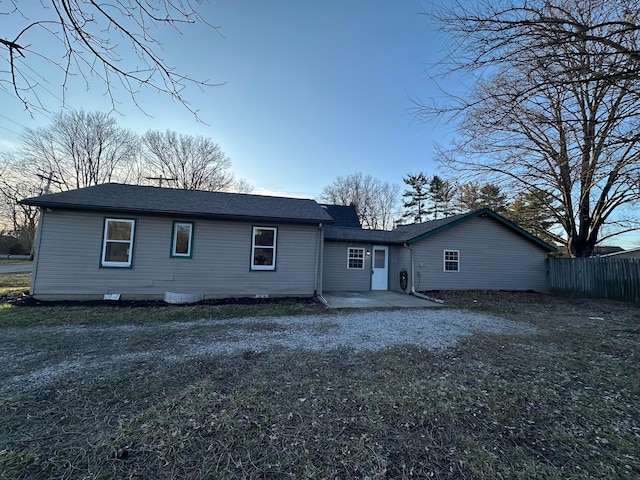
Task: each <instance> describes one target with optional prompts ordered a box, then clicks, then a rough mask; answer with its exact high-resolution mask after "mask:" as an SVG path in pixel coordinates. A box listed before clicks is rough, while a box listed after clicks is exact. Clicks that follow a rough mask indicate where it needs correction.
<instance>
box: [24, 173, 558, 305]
mask: <svg viewBox="0 0 640 480" xmlns="http://www.w3.org/2000/svg"><path fill="white" fill-rule="evenodd" d="M22 203H24V204H27V205H34V206H38V207H40V208H41V211H42V216H41V219H40V224H39V226H38V232H37V234H36V255H35V258H34V267H33V277H32V287H31V288H32V292H31V293H32V295H33V296H34V297H36V298H39V299H43V300H56V299H97V298H103V297H104V296H105V295H112V294H113V295H120V296H121V298H123V299H127V298H150V299H156V298H163V297H164V298H165V299H166V295H167V293H169V292H171V293H179V294H185V295H187V294H193V295H195V298H224V297H267V296H314V295H320V294H322V292H323V291H340V290H343V291H344V290H350V291H364V290H394V291H398V292H406V293H411V292H413V291H418V290H441V289H482V290H487V289H508V290H538V291H544V290H546V288H547V286H546V281H547V279H546V263H545V258H546V253H547V252H550V251H554V248H553V247H552V246H550V245H548V244H546V243H544V242H543V241H541V240H540V239H538V238H536V237H534V236H532V235H531V234H529V233H527V232H526V231H524V230H522V229H520V228H519V227H517V226H516V225H514V224H513V223H511V222H509V221H508V220H506V219H504V218H503V217H501V216H499V215H497V214H496V213H494V212H492V211H491V210H488V209H482V210H478V211H475V212H471V213H467V214H463V215H456V216H454V217H449V218H446V219H440V220H435V221H432V222H426V223H421V224H414V225H405V226H400V227H398V228H396V229H395V230H392V231H382V230H365V229H362V228H361V226H360V222H359V221H358V218H357V215H356V213H355V208H354V207H353V206H350V207H342V206H335V205H324V206H321V205H319V204H317V203H316V202H315V201H313V200H308V199H297V198H282V197H269V196H260V195H248V194H235V193H220V192H203V191H189V190H176V189H168V188H159V187H146V186H135V185H122V184H103V185H98V186H94V187H87V188H82V189H78V190H72V191H67V192H60V193H53V194H48V195H42V196H39V197H34V198H29V199H25V200H23V201H22Z"/></svg>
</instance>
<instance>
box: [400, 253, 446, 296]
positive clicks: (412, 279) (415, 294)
mask: <svg viewBox="0 0 640 480" xmlns="http://www.w3.org/2000/svg"><path fill="white" fill-rule="evenodd" d="M403 246H404V247H405V248H408V249H409V252H410V253H411V276H410V277H409V278H411V295H414V296H416V297H418V298H422V299H424V300H430V301H432V302H437V303H444V300H441V299H439V298H433V297H429V296H427V295H423V294H422V293H420V292H416V287H415V284H414V278H413V277H414V271H415V268H414V267H415V265H414V261H413V249H412V248H411V247H410V246H409V243H408V242H405V243H404V245H403Z"/></svg>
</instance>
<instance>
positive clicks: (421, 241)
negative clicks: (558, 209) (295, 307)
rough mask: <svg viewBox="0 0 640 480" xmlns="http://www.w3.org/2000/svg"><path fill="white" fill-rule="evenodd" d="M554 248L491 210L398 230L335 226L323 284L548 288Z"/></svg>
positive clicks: (328, 234)
mask: <svg viewBox="0 0 640 480" xmlns="http://www.w3.org/2000/svg"><path fill="white" fill-rule="evenodd" d="M554 251H555V248H554V247H553V246H551V245H549V244H547V243H545V242H543V241H542V240H540V239H539V238H537V237H535V236H533V235H531V234H530V233H528V232H526V231H525V230H523V229H521V228H520V227H518V226H517V225H515V224H513V223H512V222H510V221H509V220H507V219H505V218H504V217H502V216H500V215H498V214H497V213H495V212H493V211H492V210H489V209H487V208H483V209H480V210H476V211H474V212H470V213H466V214H461V215H455V216H452V217H447V218H443V219H438V220H433V221H430V222H425V223H418V224H412V225H401V226H399V227H397V228H395V229H394V230H391V231H382V230H363V229H358V228H348V227H344V226H341V225H331V224H329V225H327V226H326V227H325V234H324V255H323V261H324V264H323V285H324V288H325V290H327V291H329V290H369V289H371V290H394V291H404V292H407V293H409V292H414V291H421V290H422V291H425V290H535V291H546V290H547V267H546V257H547V254H548V253H550V252H554ZM345 259H346V261H345Z"/></svg>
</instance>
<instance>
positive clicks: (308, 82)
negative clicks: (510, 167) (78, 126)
mask: <svg viewBox="0 0 640 480" xmlns="http://www.w3.org/2000/svg"><path fill="white" fill-rule="evenodd" d="M22 3H23V4H26V5H29V6H28V7H23V8H34V9H39V8H41V7H40V2H30V3H29V2H22ZM432 3H433V0H423V1H422V2H420V1H418V0H394V1H392V0H386V1H385V0H324V1H311V0H298V1H294V0H269V1H260V0H244V1H238V0H236V1H233V0H209V1H207V0H205V1H204V2H203V3H202V4H201V6H200V7H199V8H200V11H201V13H202V14H203V16H204V17H205V19H206V20H207V21H208V22H209V23H210V24H212V25H215V26H219V27H220V28H219V33H218V32H216V31H215V30H214V29H211V28H207V27H204V26H197V27H185V28H184V29H183V31H182V35H179V34H177V33H175V32H171V31H168V30H163V31H161V32H159V34H160V37H161V40H162V41H163V44H164V45H163V47H164V50H163V52H162V56H163V57H164V58H165V59H166V60H167V63H168V64H169V65H172V66H175V67H176V69H177V70H178V71H180V72H181V73H184V74H186V75H189V76H191V77H193V78H195V79H199V80H208V81H210V82H213V83H222V84H223V85H221V86H218V87H211V88H205V89H204V90H201V89H199V88H197V87H195V86H193V87H191V88H190V89H189V90H187V91H186V92H185V97H186V98H187V100H188V101H189V102H190V104H191V106H192V107H193V108H195V109H197V110H199V116H200V118H201V119H202V122H198V121H197V120H196V119H195V118H194V116H193V114H191V113H190V112H189V111H188V110H187V109H186V108H184V106H182V105H181V104H180V103H178V102H175V101H173V100H172V99H171V98H169V97H167V96H164V95H161V94H158V93H156V92H153V91H148V90H141V92H140V94H139V95H138V96H137V97H136V100H137V102H138V103H139V105H140V106H141V108H142V109H143V111H141V110H140V109H139V108H137V107H136V106H135V105H134V104H133V103H132V102H131V100H130V99H129V97H128V95H127V93H126V92H124V91H122V90H119V91H118V90H117V89H116V91H115V96H116V100H118V101H119V102H120V104H119V105H118V106H117V113H113V115H114V116H115V117H116V118H117V120H118V124H119V125H120V126H122V127H126V128H130V129H132V130H134V131H137V132H139V133H144V132H145V131H147V130H149V129H158V130H166V129H170V130H174V131H177V132H179V133H187V134H194V135H204V136H206V137H209V138H212V139H213V140H214V141H215V142H217V143H218V144H219V145H220V146H221V147H222V149H223V150H224V151H225V152H226V153H227V155H228V156H229V157H230V158H231V161H232V170H233V172H234V174H235V175H236V177H238V178H243V179H246V180H247V181H248V182H249V183H250V184H251V185H252V186H253V187H254V192H255V193H266V194H276V195H285V196H300V197H307V198H317V197H318V196H319V195H320V193H321V192H322V189H323V187H325V186H326V185H329V184H330V183H331V182H332V181H333V180H334V179H335V178H336V177H337V176H345V175H350V174H352V173H356V172H362V173H364V174H369V175H371V176H373V177H374V178H377V179H380V180H383V181H388V182H390V183H393V184H397V185H399V186H400V187H401V188H404V184H403V182H402V177H403V176H405V175H406V174H408V173H417V172H420V171H423V172H426V173H427V174H435V173H439V172H438V170H437V164H436V163H435V162H434V154H435V152H434V146H435V144H436V143H440V144H444V145H446V144H447V143H448V142H449V141H450V140H451V139H452V138H453V134H454V132H453V126H451V125H448V124H446V123H443V122H440V123H423V122H420V121H416V120H415V119H414V118H412V116H411V115H410V114H409V113H408V109H410V108H411V106H412V100H411V99H412V98H414V99H418V98H419V99H421V100H422V101H425V102H429V101H431V100H432V99H433V98H438V97H439V96H440V95H441V92H440V90H439V88H438V86H437V85H436V84H435V83H434V82H433V81H432V80H430V78H429V75H428V73H427V72H429V71H431V69H432V67H433V65H434V63H435V62H437V61H438V60H439V59H441V58H442V57H443V55H444V54H445V49H446V45H447V38H445V37H444V36H443V34H442V33H440V32H438V31H437V28H436V26H435V25H433V24H432V23H430V20H429V19H428V18H427V17H426V16H424V15H420V14H419V12H420V11H421V9H429V8H431V7H430V5H431V4H432ZM0 26H1V27H2V30H3V32H7V31H12V30H11V29H18V30H17V31H19V29H21V28H23V25H22V24H16V25H13V24H12V23H11V18H10V16H1V17H0ZM6 35H7V36H8V37H11V35H10V34H9V33H7V34H6ZM39 41H41V42H42V44H44V42H47V41H50V38H46V39H44V40H42V38H38V37H35V38H33V39H30V42H32V43H33V46H34V49H36V48H37V49H39V48H40V47H41V45H40V44H39ZM33 65H34V75H35V74H36V72H37V74H38V75H41V76H42V77H45V78H51V79H52V81H51V83H50V84H48V85H46V88H47V90H49V91H50V92H51V93H52V94H51V95H46V96H45V97H43V99H44V100H45V101H46V107H47V109H48V110H49V112H50V113H47V112H34V113H33V118H32V117H31V115H30V114H29V113H28V112H25V111H24V108H23V107H22V105H21V104H20V103H19V102H18V101H17V100H16V99H15V97H14V96H12V95H11V94H9V93H5V92H2V91H0V151H3V150H4V151H7V150H10V149H11V148H12V147H14V146H16V145H18V143H19V135H20V133H21V132H22V130H23V129H24V127H30V128H34V127H38V126H47V125H49V124H50V122H51V116H52V113H54V112H58V111H60V108H61V107H62V92H61V90H60V87H59V84H58V85H56V83H55V80H56V77H55V75H54V74H53V73H52V72H51V71H50V70H49V69H50V66H48V65H47V63H46V62H39V63H36V62H34V64H33ZM445 87H446V88H447V90H452V89H458V88H459V86H458V85H456V84H455V83H454V82H450V83H449V84H447V85H445ZM462 88H463V87H462ZM64 100H65V104H66V107H67V108H70V109H80V108H83V109H84V110H86V111H94V110H99V111H109V110H110V109H111V101H110V99H109V97H108V96H107V95H106V94H105V88H104V85H103V84H102V83H101V82H98V81H92V82H90V83H89V84H88V85H86V84H85V83H84V82H82V81H81V79H80V78H76V79H71V81H70V83H69V88H68V89H67V91H66V94H65V98H64ZM203 122H204V123H203ZM612 242H615V243H618V244H620V245H622V246H625V247H627V248H629V247H633V246H636V245H637V244H638V243H639V242H640V240H639V238H638V235H637V234H636V235H627V236H625V237H624V238H619V239H614V240H612Z"/></svg>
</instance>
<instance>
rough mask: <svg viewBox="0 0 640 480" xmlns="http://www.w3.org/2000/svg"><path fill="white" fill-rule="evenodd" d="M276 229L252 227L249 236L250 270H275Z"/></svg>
mask: <svg viewBox="0 0 640 480" xmlns="http://www.w3.org/2000/svg"><path fill="white" fill-rule="evenodd" d="M277 238H278V229H277V228H276V227H253V229H252V234H251V270H275V269H276V241H277Z"/></svg>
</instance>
